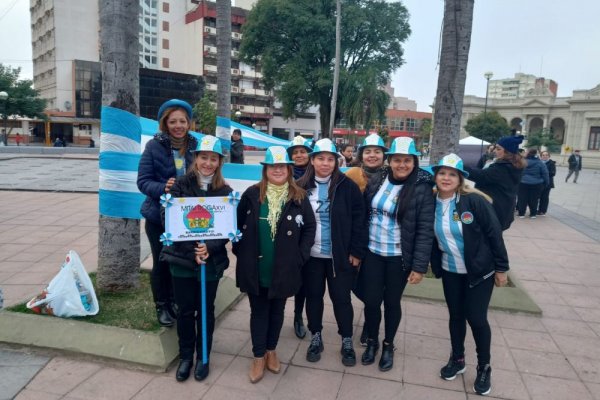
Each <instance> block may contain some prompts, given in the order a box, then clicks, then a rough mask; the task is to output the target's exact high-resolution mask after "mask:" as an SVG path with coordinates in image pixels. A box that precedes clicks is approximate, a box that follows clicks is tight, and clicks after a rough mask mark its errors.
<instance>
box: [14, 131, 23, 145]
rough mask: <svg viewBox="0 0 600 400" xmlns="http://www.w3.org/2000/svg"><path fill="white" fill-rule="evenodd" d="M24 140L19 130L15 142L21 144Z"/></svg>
mask: <svg viewBox="0 0 600 400" xmlns="http://www.w3.org/2000/svg"><path fill="white" fill-rule="evenodd" d="M22 141H23V136H21V134H20V133H18V132H17V135H16V136H15V142H16V143H17V146H20V145H21V142H22Z"/></svg>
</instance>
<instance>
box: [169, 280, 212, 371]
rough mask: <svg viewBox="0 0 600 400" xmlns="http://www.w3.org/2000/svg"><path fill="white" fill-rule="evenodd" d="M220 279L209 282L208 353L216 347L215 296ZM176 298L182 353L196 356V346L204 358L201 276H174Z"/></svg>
mask: <svg viewBox="0 0 600 400" xmlns="http://www.w3.org/2000/svg"><path fill="white" fill-rule="evenodd" d="M218 286H219V281H207V282H206V336H207V337H206V340H207V347H206V348H207V350H208V354H207V355H206V358H207V359H209V358H210V349H211V347H212V339H213V332H214V330H215V298H216V297H217V287H218ZM173 288H174V289H175V302H176V303H177V307H178V308H179V314H178V316H177V336H178V338H179V357H180V358H181V359H182V360H192V359H193V358H194V349H195V350H196V354H197V357H198V359H199V360H202V309H201V308H202V307H201V304H202V303H201V299H200V282H199V281H198V278H178V277H176V276H174V277H173Z"/></svg>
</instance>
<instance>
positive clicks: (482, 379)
mask: <svg viewBox="0 0 600 400" xmlns="http://www.w3.org/2000/svg"><path fill="white" fill-rule="evenodd" d="M491 390H492V367H490V364H485V365H478V366H477V378H475V383H474V384H473V391H475V393H477V394H480V395H482V396H485V395H486V394H489V393H490V391H491Z"/></svg>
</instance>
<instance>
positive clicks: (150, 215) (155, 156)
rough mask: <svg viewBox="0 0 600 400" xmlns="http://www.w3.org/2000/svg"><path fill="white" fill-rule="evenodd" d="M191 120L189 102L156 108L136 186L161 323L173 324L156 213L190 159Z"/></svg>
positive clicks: (192, 143)
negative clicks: (157, 130) (155, 125)
mask: <svg viewBox="0 0 600 400" xmlns="http://www.w3.org/2000/svg"><path fill="white" fill-rule="evenodd" d="M191 120H192V106H190V105H189V104H188V103H186V102H185V101H183V100H177V99H173V100H169V101H167V102H165V103H164V104H163V105H162V106H160V109H159V110H158V121H159V128H160V132H161V133H158V134H156V135H155V136H154V138H153V139H152V140H150V141H149V142H148V143H147V144H146V148H145V150H144V153H143V154H142V157H141V159H140V164H139V169H138V177H137V186H138V189H139V190H140V192H142V193H143V194H145V195H146V200H144V203H143V204H142V210H141V213H142V216H143V217H144V218H145V219H146V223H145V229H146V235H147V236H148V241H149V242H150V249H151V251H152V274H151V284H152V297H153V298H154V303H155V304H156V315H157V318H158V322H159V323H160V324H161V325H162V326H173V324H174V323H175V318H176V316H175V312H174V310H173V307H172V302H173V289H172V287H171V273H170V271H169V264H167V263H166V262H164V261H160V260H159V256H160V252H161V250H162V247H163V246H162V243H161V242H160V240H159V238H160V235H161V234H162V233H163V232H164V228H163V223H162V220H161V217H160V203H159V202H160V196H161V195H162V194H164V193H169V191H170V190H171V186H173V184H174V183H175V178H176V177H178V176H182V175H185V173H186V171H187V170H188V169H189V168H190V167H191V166H192V164H193V163H194V154H193V151H194V150H195V149H196V144H197V142H196V139H194V137H193V136H192V135H190V134H189V133H188V131H189V128H190V121H191Z"/></svg>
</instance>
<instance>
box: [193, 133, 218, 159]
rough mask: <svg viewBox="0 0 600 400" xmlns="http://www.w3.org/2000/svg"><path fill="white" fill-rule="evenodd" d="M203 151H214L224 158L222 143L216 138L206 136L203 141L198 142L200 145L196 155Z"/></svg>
mask: <svg viewBox="0 0 600 400" xmlns="http://www.w3.org/2000/svg"><path fill="white" fill-rule="evenodd" d="M201 151H212V152H213V153H217V154H218V155H220V156H221V157H223V148H222V147H221V141H220V140H219V139H217V138H216V137H214V136H210V135H204V137H203V138H202V139H199V140H198V144H197V145H196V148H195V149H194V153H198V152H201Z"/></svg>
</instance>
